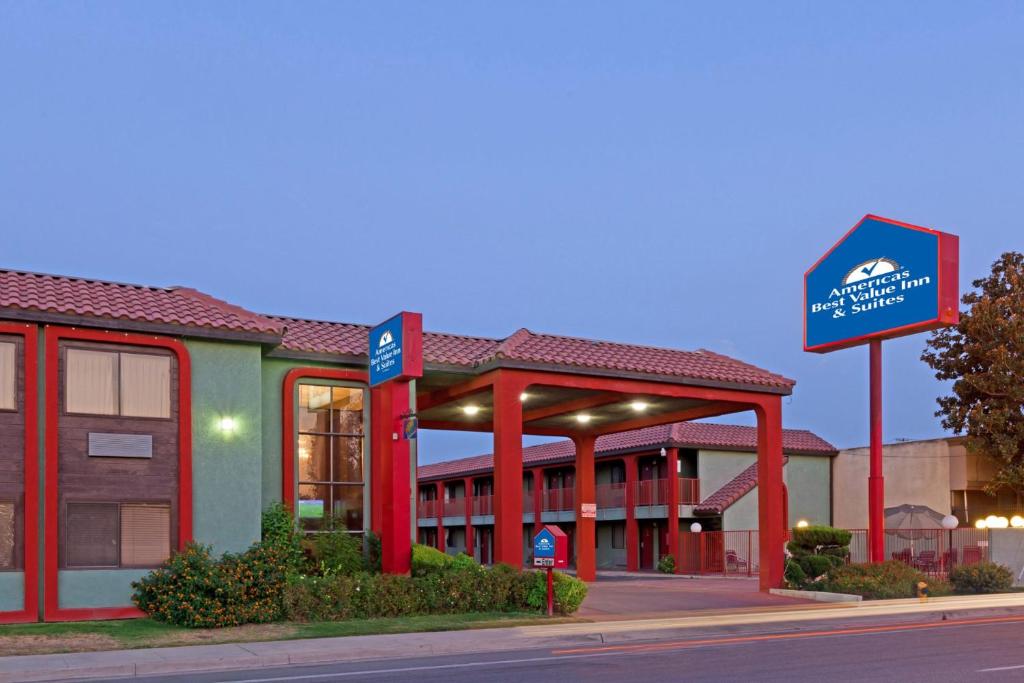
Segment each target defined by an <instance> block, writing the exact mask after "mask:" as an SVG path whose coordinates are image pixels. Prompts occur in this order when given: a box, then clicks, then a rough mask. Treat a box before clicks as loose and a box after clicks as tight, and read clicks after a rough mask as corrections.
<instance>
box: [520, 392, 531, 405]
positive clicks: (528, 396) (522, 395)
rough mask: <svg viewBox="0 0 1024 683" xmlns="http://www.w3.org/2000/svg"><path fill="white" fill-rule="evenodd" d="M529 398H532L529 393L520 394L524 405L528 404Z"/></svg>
mask: <svg viewBox="0 0 1024 683" xmlns="http://www.w3.org/2000/svg"><path fill="white" fill-rule="evenodd" d="M528 398H530V395H529V394H528V393H526V392H525V391H524V392H523V393H521V394H519V400H520V401H522V402H523V403H526V399H528Z"/></svg>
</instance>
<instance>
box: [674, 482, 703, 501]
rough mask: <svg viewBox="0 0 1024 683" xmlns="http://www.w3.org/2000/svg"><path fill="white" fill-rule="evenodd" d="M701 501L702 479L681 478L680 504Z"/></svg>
mask: <svg viewBox="0 0 1024 683" xmlns="http://www.w3.org/2000/svg"><path fill="white" fill-rule="evenodd" d="M699 502H700V479H683V478H680V479H679V504H680V505H696V504H697V503H699Z"/></svg>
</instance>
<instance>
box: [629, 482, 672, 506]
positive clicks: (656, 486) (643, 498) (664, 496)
mask: <svg viewBox="0 0 1024 683" xmlns="http://www.w3.org/2000/svg"><path fill="white" fill-rule="evenodd" d="M668 485H669V482H668V479H641V480H640V481H638V482H636V489H635V494H634V496H635V497H634V500H635V501H636V504H637V506H638V507H645V506H651V505H666V504H667V503H668Z"/></svg>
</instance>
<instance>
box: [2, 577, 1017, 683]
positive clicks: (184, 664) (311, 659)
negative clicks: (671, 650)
mask: <svg viewBox="0 0 1024 683" xmlns="http://www.w3.org/2000/svg"><path fill="white" fill-rule="evenodd" d="M993 610H998V611H1001V612H1003V613H1014V614H1024V594H1020V593H1013V594H1007V595H987V596H960V597H951V598H933V599H932V600H929V601H928V602H926V603H921V602H919V601H917V600H885V601H875V602H865V603H846V604H843V605H841V606H837V605H833V604H821V603H815V604H810V605H800V606H786V607H773V608H768V609H765V608H760V609H749V608H748V609H740V610H724V611H723V610H718V611H702V612H693V613H687V614H681V615H679V616H676V617H669V618H661V619H641V620H632V621H623V620H613V621H594V622H589V623H578V624H558V625H551V626H545V625H541V626H522V627H514V628H497V629H483V630H470V631H445V632H437V633H409V634H395V635H380V636H351V637H347V638H317V639H309V640H286V641H271V642H263V643H239V644H226V645H200V646H188V647H171V648H153V649H140V650H115V651H109V652H89V653H81V654H55V655H26V656H14V657H4V658H0V683H8V682H9V683H21V682H28V681H53V680H84V679H90V678H113V677H127V678H130V677H135V676H150V675H159V674H184V673H191V672H201V671H224V670H231V669H255V668H262V667H274V666H288V665H309V664H325V663H335V662H354V661H365V660H393V659H396V656H395V653H401V657H402V658H406V657H429V656H437V655H466V654H475V653H482V652H502V651H513V650H526V649H552V648H563V647H571V646H580V645H588V644H595V645H596V644H608V643H622V642H629V641H636V640H652V639H657V638H659V637H670V635H671V632H673V631H679V630H683V629H710V628H715V627H719V628H721V627H742V626H745V625H751V624H772V623H784V622H789V623H792V622H812V621H818V622H825V621H829V620H833V621H834V620H837V619H849V618H862V617H900V618H903V619H915V620H917V621H921V620H928V619H941V618H944V615H946V614H956V615H957V616H967V615H968V614H970V613H973V612H985V613H987V614H991V613H992V612H993Z"/></svg>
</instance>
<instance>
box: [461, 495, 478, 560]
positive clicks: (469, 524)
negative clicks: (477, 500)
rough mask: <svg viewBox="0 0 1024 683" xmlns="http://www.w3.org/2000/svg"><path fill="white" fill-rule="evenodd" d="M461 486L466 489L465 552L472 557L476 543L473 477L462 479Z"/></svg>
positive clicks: (464, 500)
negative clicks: (474, 536) (474, 533)
mask: <svg viewBox="0 0 1024 683" xmlns="http://www.w3.org/2000/svg"><path fill="white" fill-rule="evenodd" d="M462 487H463V488H464V489H465V490H466V497H465V498H464V499H463V502H465V504H466V554H467V555H469V556H470V557H473V552H474V546H475V545H476V544H475V543H474V541H475V539H474V538H473V478H472V477H466V478H465V479H463V480H462Z"/></svg>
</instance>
